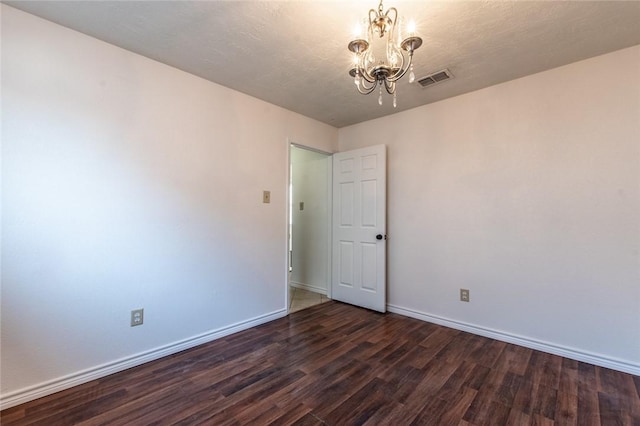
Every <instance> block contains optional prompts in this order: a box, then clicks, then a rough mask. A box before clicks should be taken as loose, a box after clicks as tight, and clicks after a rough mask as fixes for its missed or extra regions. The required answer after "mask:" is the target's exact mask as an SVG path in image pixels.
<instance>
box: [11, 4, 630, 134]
mask: <svg viewBox="0 0 640 426" xmlns="http://www.w3.org/2000/svg"><path fill="white" fill-rule="evenodd" d="M3 3H6V4H8V5H10V6H13V7H16V8H18V9H21V10H24V11H26V12H29V13H32V14H34V15H37V16H40V17H42V18H45V19H48V20H51V21H53V22H56V23H58V24H61V25H64V26H66V27H69V28H72V29H75V30H77V31H80V32H82V33H85V34H88V35H91V36H93V37H96V38H98V39H101V40H104V41H106V42H109V43H112V44H114V45H117V46H120V47H122V48H125V49H127V50H130V51H133V52H136V53H139V54H141V55H144V56H147V57H149V58H152V59H155V60H158V61H160V62H163V63H165V64H169V65H172V66H174V67H177V68H180V69H182V70H184V71H187V72H190V73H192V74H195V75H198V76H200V77H203V78H205V79H207V80H211V81H213V82H216V83H219V84H222V85H224V86H227V87H230V88H233V89H236V90H238V91H240V92H244V93H247V94H249V95H252V96H255V97H257V98H260V99H263V100H265V101H268V102H271V103H273V104H276V105H280V106H282V107H284V108H287V109H289V110H292V111H296V112H298V113H300V114H304V115H306V116H309V117H312V118H315V119H317V120H320V121H322V122H325V123H328V124H331V125H333V126H335V127H343V126H347V125H350V124H354V123H358V122H361V121H365V120H369V119H373V118H377V117H381V116H384V115H388V114H393V113H394V112H399V111H402V110H405V109H409V108H413V107H416V106H419V105H423V104H427V103H430V102H434V101H438V100H441V99H444V98H448V97H451V96H456V95H459V94H462V93H466V92H470V91H473V90H477V89H480V88H483V87H487V86H490V85H493V84H497V83H501V82H504V81H508V80H512V79H514V78H518V77H522V76H525V75H529V74H533V73H536V72H540V71H543V70H547V69H550V68H554V67H558V66H561V65H565V64H568V63H571V62H575V61H578V60H581V59H586V58H589V57H592V56H597V55H600V54H603V53H607V52H611V51H614V50H618V49H622V48H625V47H629V46H633V45H636V44H640V2H639V1H630V2H616V1H595V2H588V1H577V2H576V1H572V2H569V1H527V2H525V1H401V0H396V1H393V0H386V1H385V4H384V6H385V9H386V8H388V7H391V6H395V7H396V8H397V9H398V10H399V12H400V14H401V15H404V16H405V17H407V18H412V19H415V21H416V23H417V27H418V32H419V33H420V35H421V36H422V38H423V39H424V44H423V46H422V47H421V48H420V49H419V50H417V51H416V54H415V69H416V76H417V77H418V78H419V77H421V76H424V75H427V74H430V73H432V72H435V71H439V70H441V69H444V68H449V69H450V70H451V72H452V73H453V75H454V76H455V78H454V79H452V80H450V81H447V82H444V83H441V84H438V85H435V86H432V87H429V88H421V87H420V86H418V85H417V84H415V83H414V84H409V83H408V81H407V80H408V78H406V77H405V78H404V79H403V80H401V82H400V83H399V88H398V107H397V108H396V109H394V108H393V106H392V101H391V97H390V96H389V95H386V96H385V98H384V101H385V103H384V105H383V106H379V105H378V102H377V95H376V94H371V95H368V96H363V95H360V94H358V93H357V92H356V89H355V86H354V85H353V80H352V79H351V78H350V77H349V76H348V74H347V73H348V70H349V68H350V64H351V55H350V53H349V52H348V50H347V44H348V42H349V41H350V39H351V36H352V29H353V27H354V25H355V23H356V22H357V21H358V20H359V19H361V18H362V17H364V16H365V15H366V13H367V11H368V10H369V9H370V8H377V5H378V3H377V1H376V0H368V1H362V0H359V1H351V2H345V1H342V2H337V1H81V2H79V1H3ZM615 73H616V70H614V69H613V70H611V74H610V75H607V76H597V75H594V76H593V78H594V79H597V78H615Z"/></svg>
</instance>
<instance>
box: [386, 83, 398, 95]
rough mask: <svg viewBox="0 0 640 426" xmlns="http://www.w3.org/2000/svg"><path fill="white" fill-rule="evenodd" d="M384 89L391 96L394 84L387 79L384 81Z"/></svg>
mask: <svg viewBox="0 0 640 426" xmlns="http://www.w3.org/2000/svg"><path fill="white" fill-rule="evenodd" d="M384 88H385V90H386V91H387V93H388V94H390V95H393V93H394V92H395V91H396V84H395V83H394V82H393V81H389V80H388V79H387V80H385V81H384Z"/></svg>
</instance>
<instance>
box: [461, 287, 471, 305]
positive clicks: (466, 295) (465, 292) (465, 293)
mask: <svg viewBox="0 0 640 426" xmlns="http://www.w3.org/2000/svg"><path fill="white" fill-rule="evenodd" d="M469 300H470V299H469V290H468V289H466V288H461V289H460V301H461V302H468V301H469Z"/></svg>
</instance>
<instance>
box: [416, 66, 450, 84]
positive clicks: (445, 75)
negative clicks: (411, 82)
mask: <svg viewBox="0 0 640 426" xmlns="http://www.w3.org/2000/svg"><path fill="white" fill-rule="evenodd" d="M451 78H453V74H451V71H449V70H448V69H444V70H442V71H438V72H435V73H433V74H431V75H428V76H426V77H422V78H421V79H419V80H418V84H420V86H422V87H427V86H433V85H434V84H436V83H440V82H442V81H446V80H449V79H451Z"/></svg>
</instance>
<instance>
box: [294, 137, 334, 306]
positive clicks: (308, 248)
mask: <svg viewBox="0 0 640 426" xmlns="http://www.w3.org/2000/svg"><path fill="white" fill-rule="evenodd" d="M291 168H292V176H293V194H292V201H293V207H292V212H291V215H292V219H293V222H292V226H293V232H292V249H293V253H292V261H293V262H292V265H293V268H292V271H291V284H292V285H294V286H296V287H300V288H305V289H307V290H311V291H315V292H318V293H324V294H326V293H327V283H328V281H329V277H328V272H329V210H328V209H329V186H328V182H329V157H328V156H327V155H324V154H321V153H317V152H313V151H309V150H306V149H302V148H296V147H291ZM300 203H303V206H302V207H301V206H300Z"/></svg>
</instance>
